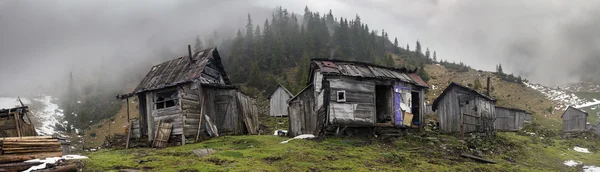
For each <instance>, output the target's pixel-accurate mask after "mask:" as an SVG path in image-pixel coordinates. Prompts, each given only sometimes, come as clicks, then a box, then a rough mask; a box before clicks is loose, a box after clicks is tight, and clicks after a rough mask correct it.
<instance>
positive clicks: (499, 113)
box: [494, 106, 531, 131]
mask: <svg viewBox="0 0 600 172" xmlns="http://www.w3.org/2000/svg"><path fill="white" fill-rule="evenodd" d="M525 123H531V113H529V112H527V111H524V110H521V109H515V108H508V107H501V106H496V121H494V124H495V126H494V127H495V129H496V130H497V131H518V130H521V129H523V126H524V125H525Z"/></svg>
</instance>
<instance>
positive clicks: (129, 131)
mask: <svg viewBox="0 0 600 172" xmlns="http://www.w3.org/2000/svg"><path fill="white" fill-rule="evenodd" d="M127 99H129V98H127ZM128 107H129V106H128ZM127 114H128V116H127V118H129V111H128V113H127ZM128 120H129V119H128ZM132 126H133V121H129V127H127V143H126V144H125V149H129V139H130V138H131V127H132Z"/></svg>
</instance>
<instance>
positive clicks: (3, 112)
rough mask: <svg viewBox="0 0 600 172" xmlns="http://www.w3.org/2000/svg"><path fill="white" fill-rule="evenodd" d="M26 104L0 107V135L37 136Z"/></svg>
mask: <svg viewBox="0 0 600 172" xmlns="http://www.w3.org/2000/svg"><path fill="white" fill-rule="evenodd" d="M27 112H29V110H28V107H27V106H21V107H16V108H10V109H0V137H22V136H37V133H36V131H35V128H34V126H33V124H32V123H31V119H30V117H29V116H28V115H27Z"/></svg>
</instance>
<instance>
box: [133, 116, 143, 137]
mask: <svg viewBox="0 0 600 172" xmlns="http://www.w3.org/2000/svg"><path fill="white" fill-rule="evenodd" d="M132 124H133V125H132V126H131V138H136V139H138V138H140V137H142V135H141V132H140V129H141V127H140V120H139V119H132Z"/></svg>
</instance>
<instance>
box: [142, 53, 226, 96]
mask: <svg viewBox="0 0 600 172" xmlns="http://www.w3.org/2000/svg"><path fill="white" fill-rule="evenodd" d="M192 57H193V58H192V59H193V61H191V60H190V58H189V56H183V57H179V58H177V59H173V60H170V61H166V62H163V63H161V64H158V65H156V66H153V67H152V68H151V69H150V72H148V74H147V75H146V77H145V78H144V79H143V80H142V81H141V82H140V84H139V85H138V86H137V88H136V89H135V90H134V91H133V92H132V93H133V94H136V93H141V92H145V91H150V90H156V89H161V88H166V87H172V86H176V85H178V84H183V83H188V82H192V81H194V80H196V81H199V82H200V83H202V84H212V85H231V83H230V81H229V78H228V77H227V74H226V73H225V69H224V68H223V65H222V64H221V57H220V56H219V53H218V51H217V49H216V48H209V49H206V50H202V51H200V52H196V53H194V55H192ZM207 65H210V67H206V66H207ZM215 69H216V70H218V71H214V70H215ZM215 72H217V73H220V74H221V76H223V80H224V83H221V81H220V80H216V79H214V77H210V74H211V73H215Z"/></svg>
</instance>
